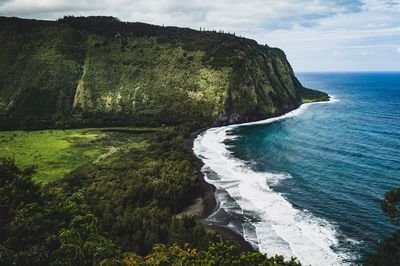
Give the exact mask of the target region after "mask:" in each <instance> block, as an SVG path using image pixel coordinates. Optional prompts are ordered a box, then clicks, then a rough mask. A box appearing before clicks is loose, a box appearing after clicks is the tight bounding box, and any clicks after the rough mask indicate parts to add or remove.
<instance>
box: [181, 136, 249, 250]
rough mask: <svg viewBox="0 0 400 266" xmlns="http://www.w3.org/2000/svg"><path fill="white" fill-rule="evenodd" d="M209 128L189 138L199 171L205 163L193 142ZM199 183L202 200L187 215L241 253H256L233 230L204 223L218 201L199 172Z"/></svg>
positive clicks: (188, 142) (213, 188) (189, 208)
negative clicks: (198, 154) (194, 149)
mask: <svg viewBox="0 0 400 266" xmlns="http://www.w3.org/2000/svg"><path fill="white" fill-rule="evenodd" d="M207 129H208V128H203V129H200V130H197V131H195V132H193V133H191V134H190V136H189V137H188V138H187V144H188V145H189V148H190V150H191V151H192V153H193V155H194V156H195V158H196V164H198V167H199V169H201V167H202V166H203V165H204V163H203V162H202V161H201V160H200V159H199V158H197V157H196V155H195V154H194V152H193V142H194V140H195V139H196V138H197V136H198V135H200V134H201V133H203V132H204V131H206V130H207ZM198 182H199V194H200V195H201V198H197V199H196V202H195V203H194V204H193V205H191V206H189V207H188V208H187V210H186V211H185V213H186V214H189V215H193V216H194V217H196V219H197V220H199V221H200V222H201V223H202V224H203V225H204V227H205V228H206V229H207V230H209V231H213V232H215V233H217V235H218V236H219V237H220V238H221V239H223V240H226V241H228V242H231V243H232V244H233V245H234V246H236V248H237V249H238V250H239V251H241V252H251V251H256V249H254V247H253V246H252V245H251V244H250V243H249V242H247V241H246V240H245V239H244V237H243V236H242V235H240V234H238V233H236V232H235V231H233V230H232V229H230V228H228V227H224V226H219V225H209V224H206V223H205V222H204V219H206V218H207V217H209V216H210V215H211V214H213V213H214V211H215V210H216V208H217V199H216V197H215V190H216V188H215V186H213V185H211V184H209V183H207V182H206V181H205V179H204V174H203V173H202V172H201V171H199V174H198Z"/></svg>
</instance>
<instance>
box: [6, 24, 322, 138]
mask: <svg viewBox="0 0 400 266" xmlns="http://www.w3.org/2000/svg"><path fill="white" fill-rule="evenodd" d="M0 47H1V50H0V124H1V128H2V129H5V128H12V129H14V128H23V129H35V128H45V127H50V128H54V127H57V128H68V127H82V126H110V125H113V126H115V125H124V126H126V125H135V126H161V125H162V124H165V125H172V126H176V125H180V126H183V127H185V128H187V129H188V130H193V129H197V128H201V127H205V126H210V125H212V124H213V123H214V124H229V123H236V122H246V121H250V120H256V119H261V118H266V117H271V116H275V115H278V114H282V113H284V112H287V111H289V110H291V109H293V108H296V107H298V106H299V105H300V104H301V103H302V99H307V101H309V100H313V99H314V98H317V99H318V100H326V99H327V98H328V96H327V95H326V94H324V93H321V92H316V91H313V93H310V92H311V91H309V90H307V89H305V88H303V87H302V85H301V84H300V82H299V81H298V80H297V79H296V77H295V76H294V73H293V70H292V68H291V67H290V64H289V63H288V62H287V60H286V57H285V55H284V53H283V52H282V51H281V50H279V49H277V48H270V47H268V46H266V45H265V46H263V45H259V44H257V43H256V42H255V41H253V40H249V39H245V38H239V37H236V36H234V35H232V34H225V33H217V32H214V31H196V30H192V29H187V28H175V27H161V26H154V25H148V24H143V23H125V22H121V21H119V20H118V19H115V18H112V17H65V18H63V19H60V20H58V21H56V22H54V21H36V20H23V19H17V18H6V17H0ZM311 94H312V96H313V97H309V96H310V95H311ZM315 94H317V95H315Z"/></svg>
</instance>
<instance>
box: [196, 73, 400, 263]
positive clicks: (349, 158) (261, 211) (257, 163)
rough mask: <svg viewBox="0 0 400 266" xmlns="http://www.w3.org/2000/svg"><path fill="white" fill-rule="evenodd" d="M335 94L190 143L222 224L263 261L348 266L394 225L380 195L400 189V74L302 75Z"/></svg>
mask: <svg viewBox="0 0 400 266" xmlns="http://www.w3.org/2000/svg"><path fill="white" fill-rule="evenodd" d="M297 76H298V78H299V79H300V81H301V82H302V84H303V85H304V86H306V87H310V88H313V89H319V90H322V91H325V92H327V93H329V94H330V95H332V96H333V100H332V101H330V102H328V103H316V104H307V105H302V107H301V108H299V109H298V110H295V111H293V112H291V113H289V114H287V115H285V116H283V117H280V118H278V119H269V120H266V121H262V122H261V123H255V124H254V123H253V124H250V125H240V126H237V125H233V126H227V127H220V128H212V129H209V130H207V131H206V132H204V133H203V134H201V135H200V136H199V137H198V138H197V139H196V140H195V142H194V147H193V149H194V152H195V153H196V155H197V156H198V157H199V158H200V159H202V161H203V162H204V167H203V169H202V171H203V173H204V175H205V178H206V180H207V181H208V182H209V183H212V184H213V185H214V186H215V187H216V188H217V190H216V197H217V200H218V208H217V209H216V211H215V213H214V214H213V215H211V216H210V217H209V218H208V219H207V220H206V222H208V223H210V224H218V225H222V226H226V227H229V228H231V229H232V230H234V231H236V232H237V233H239V234H241V235H243V237H244V238H245V239H246V240H247V241H249V242H250V243H251V244H252V245H253V246H254V247H255V248H258V249H259V250H260V251H261V252H264V253H267V254H269V255H273V254H281V255H285V256H286V257H290V256H295V257H297V258H298V259H299V260H300V261H301V262H303V263H304V264H305V265H352V264H356V263H359V262H360V261H362V260H363V259H364V258H365V256H366V254H367V253H368V252H371V251H372V250H373V247H374V246H375V245H376V243H377V241H379V240H382V239H384V238H385V237H387V236H389V235H390V234H391V233H392V232H393V231H394V230H395V228H394V227H393V226H392V225H391V224H390V221H389V220H388V219H387V218H386V217H385V215H384V214H383V213H382V211H381V209H380V206H379V201H380V200H381V199H382V197H383V195H384V193H385V192H386V191H388V190H390V189H392V188H393V187H395V186H400V154H399V151H400V73H300V74H298V75H297Z"/></svg>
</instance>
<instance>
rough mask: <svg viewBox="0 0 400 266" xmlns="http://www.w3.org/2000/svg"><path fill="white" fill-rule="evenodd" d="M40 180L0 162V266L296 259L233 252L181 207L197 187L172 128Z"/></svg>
mask: <svg viewBox="0 0 400 266" xmlns="http://www.w3.org/2000/svg"><path fill="white" fill-rule="evenodd" d="M143 134H144V135H146V138H147V140H148V141H149V143H150V145H148V146H147V147H146V148H141V149H137V148H132V149H129V150H124V151H123V152H121V153H117V154H115V155H113V156H112V157H111V158H108V159H107V160H106V161H104V162H102V164H100V165H99V164H93V163H89V164H87V165H85V166H83V167H79V168H77V169H76V170H74V171H73V172H71V173H70V174H67V175H66V176H65V177H64V178H62V179H60V180H58V181H55V182H52V183H49V184H48V185H46V186H41V185H39V184H37V183H35V182H33V181H32V180H31V175H32V173H33V172H34V169H33V168H26V169H20V168H18V167H17V166H16V165H15V163H14V161H13V160H11V159H4V158H3V159H1V160H0V197H1V198H0V202H1V205H0V211H1V212H0V265H249V264H250V265H251V264H253V265H299V264H298V262H296V261H295V260H292V261H286V262H285V261H284V259H283V257H280V256H276V257H267V256H266V255H262V254H261V253H258V252H245V253H243V252H239V251H238V250H237V249H236V248H235V247H233V246H232V244H229V243H225V242H223V241H222V240H221V239H220V238H219V237H218V236H217V235H216V234H215V233H213V232H209V231H207V230H206V229H205V227H204V226H203V225H202V224H201V223H200V222H199V221H197V220H196V219H194V217H189V216H181V217H178V216H177V215H176V214H178V213H181V212H182V211H183V210H184V209H185V207H187V205H188V204H190V203H191V202H192V201H193V199H194V197H196V196H198V193H200V191H199V189H198V178H197V177H198V169H199V168H198V167H197V164H198V162H196V158H195V157H194V156H193V155H192V153H191V151H190V149H189V148H188V147H187V145H186V143H185V140H184V139H183V138H182V136H181V135H180V134H178V133H177V132H176V131H173V130H172V131H168V132H161V133H160V132H158V133H150V134H149V133H143Z"/></svg>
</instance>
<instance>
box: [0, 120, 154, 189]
mask: <svg viewBox="0 0 400 266" xmlns="http://www.w3.org/2000/svg"><path fill="white" fill-rule="evenodd" d="M152 130H153V131H156V130H157V129H152ZM123 131H125V132H128V133H132V132H136V133H137V132H148V131H149V130H148V129H128V128H127V129H117V128H103V129H71V130H42V131H4V132H0V157H6V158H12V159H14V160H15V163H16V165H17V166H18V167H21V168H27V167H34V168H35V173H34V175H33V176H32V178H33V180H34V181H35V182H38V183H41V184H47V183H49V182H52V181H55V180H58V179H60V178H62V177H63V176H64V175H65V174H67V173H69V172H71V171H72V170H74V169H76V168H78V167H81V166H84V165H86V164H88V163H91V162H92V163H101V162H102V161H104V160H106V158H108V157H109V156H110V155H112V154H113V153H115V152H116V151H118V150H121V149H128V148H140V147H144V146H145V145H146V141H145V140H144V139H143V137H142V136H139V135H138V134H124V133H123Z"/></svg>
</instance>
